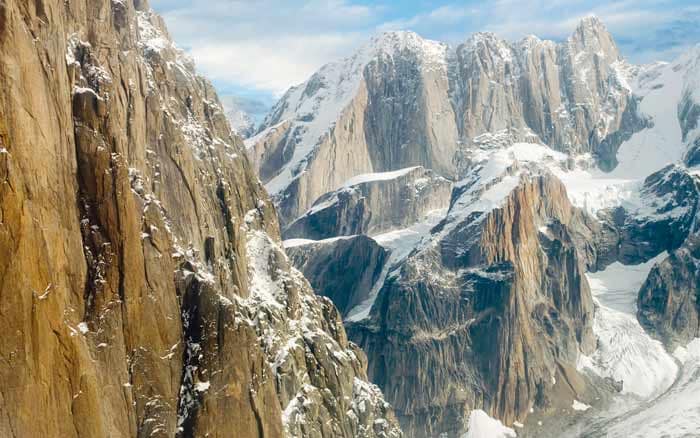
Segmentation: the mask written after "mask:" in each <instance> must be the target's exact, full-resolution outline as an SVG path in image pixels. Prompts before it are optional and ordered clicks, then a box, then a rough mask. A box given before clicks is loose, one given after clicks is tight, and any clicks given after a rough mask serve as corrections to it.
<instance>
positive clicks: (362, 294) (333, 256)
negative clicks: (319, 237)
mask: <svg viewBox="0 0 700 438" xmlns="http://www.w3.org/2000/svg"><path fill="white" fill-rule="evenodd" d="M289 242H293V241H289ZM286 250H287V254H289V258H290V261H291V262H292V263H293V264H294V266H296V267H297V268H299V270H300V271H301V272H303V273H304V276H305V277H306V278H308V279H309V282H310V283H311V286H312V287H313V288H314V291H315V292H316V293H317V294H319V295H322V296H325V297H328V298H330V299H331V300H332V301H333V303H334V304H335V305H336V306H337V307H338V310H339V311H340V313H341V315H342V316H343V318H345V317H346V316H347V315H348V312H349V311H350V310H352V309H353V308H354V307H355V306H357V305H359V304H361V303H362V302H364V301H366V300H367V299H368V298H369V296H370V293H371V291H372V287H373V286H374V284H375V283H377V281H379V278H380V275H381V273H382V270H383V269H384V266H385V265H386V263H387V262H388V259H389V254H388V251H387V250H386V249H384V248H383V247H381V246H380V245H378V244H377V243H376V242H375V241H374V240H372V239H371V238H370V237H367V236H364V235H358V236H352V237H347V238H338V239H328V240H326V241H320V242H308V243H306V242H304V243H301V244H295V245H294V246H287V247H286Z"/></svg>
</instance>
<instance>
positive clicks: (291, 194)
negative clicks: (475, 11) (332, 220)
mask: <svg viewBox="0 0 700 438" xmlns="http://www.w3.org/2000/svg"><path fill="white" fill-rule="evenodd" d="M633 69H634V68H633V67H632V66H629V65H628V64H626V63H625V62H624V61H623V60H622V59H621V57H620V55H619V52H618V50H617V47H616V46H615V43H614V42H613V40H612V37H611V36H610V34H609V33H608V31H607V30H606V29H605V27H604V26H603V24H602V23H601V22H600V21H599V20H597V19H596V18H587V19H584V20H583V21H582V22H581V23H580V25H579V26H578V28H577V29H576V31H575V32H574V33H573V34H572V36H571V37H570V38H569V39H568V40H566V41H565V42H562V43H560V44H556V43H554V42H551V41H542V40H539V39H537V38H535V37H527V38H525V39H523V40H521V41H519V42H517V43H509V42H507V41H504V40H501V39H499V38H498V37H496V36H495V35H493V34H490V33H480V34H476V35H474V36H473V37H472V38H470V39H469V40H468V41H467V42H465V43H464V44H461V45H459V46H457V47H456V48H454V49H452V48H447V47H446V46H445V45H442V44H440V43H436V42H432V41H426V40H423V39H421V38H420V37H419V36H417V35H415V34H412V33H405V32H404V33H387V34H385V35H382V36H380V37H378V38H376V39H375V40H373V41H372V42H371V43H370V44H369V45H368V46H366V47H364V48H363V49H361V50H360V51H359V52H358V53H357V54H355V55H354V56H353V57H351V58H348V59H346V60H343V61H341V62H338V63H334V64H330V65H328V66H326V67H324V68H322V69H321V70H320V71H319V72H318V73H316V74H315V75H314V76H313V77H312V78H311V79H309V81H307V83H305V84H303V85H302V86H300V87H297V88H293V89H291V90H290V91H289V92H288V93H287V94H286V95H285V96H284V97H283V98H282V99H281V100H280V102H279V103H278V104H277V106H276V107H275V109H273V111H272V113H271V114H270V116H268V118H267V119H266V121H265V122H264V123H263V125H262V126H261V130H260V133H259V134H258V135H257V136H256V137H254V138H253V139H251V140H249V142H248V143H247V144H248V147H249V149H248V153H249V154H250V155H251V157H252V159H253V161H254V162H255V163H256V164H257V166H256V167H257V168H258V169H260V175H261V179H262V181H263V182H264V183H266V186H267V187H268V189H269V190H270V191H271V192H272V194H273V197H274V199H275V202H276V203H277V204H278V205H279V207H280V216H281V218H282V223H283V224H287V223H289V222H291V221H293V220H294V219H296V218H298V217H299V216H300V215H302V214H303V213H304V212H305V211H307V210H308V209H309V208H310V207H311V205H312V203H313V202H314V201H315V200H316V199H318V198H319V197H320V196H321V195H323V194H324V193H327V192H330V191H334V190H336V189H337V188H338V187H340V185H342V184H343V182H344V181H345V180H347V179H348V178H350V177H352V176H354V175H358V174H361V173H368V172H385V171H390V170H396V169H400V168H405V167H408V166H423V167H425V168H429V169H433V170H435V171H436V172H437V173H438V174H440V175H443V176H445V177H447V178H454V177H456V176H459V175H460V172H461V169H463V168H464V167H465V164H464V162H467V163H468V162H469V160H470V158H471V155H472V148H473V147H474V146H475V145H477V144H478V143H479V141H478V138H479V137H480V136H481V135H483V134H487V135H493V134H496V133H499V132H503V131H508V132H511V133H513V135H515V137H516V138H517V139H519V140H520V141H522V140H525V139H527V140H528V141H531V142H540V143H544V144H547V145H549V146H551V147H552V148H554V149H557V150H561V151H565V152H568V153H573V154H576V153H591V154H593V155H594V156H595V157H596V159H597V162H598V163H599V164H600V166H601V167H602V168H603V169H606V170H609V169H612V168H613V167H614V166H615V165H616V163H617V162H616V158H615V155H616V152H617V149H618V147H619V146H620V144H621V143H622V142H623V141H625V140H627V139H629V138H630V136H631V135H632V134H633V133H635V132H637V131H639V130H641V129H643V128H646V127H649V126H650V122H649V121H648V120H647V119H645V118H644V117H642V116H640V115H639V114H638V112H637V103H638V101H637V98H635V97H634V96H632V94H631V91H630V89H629V86H628V85H627V83H626V75H627V74H628V72H629V71H631V70H633ZM339 71H340V72H343V75H340V76H338V72H339ZM339 77H340V78H341V79H338V78H339ZM339 102H342V104H339ZM339 105H340V106H339ZM295 154H296V155H298V156H296V158H295Z"/></svg>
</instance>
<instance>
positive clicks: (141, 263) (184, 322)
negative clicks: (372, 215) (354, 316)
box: [0, 0, 401, 437]
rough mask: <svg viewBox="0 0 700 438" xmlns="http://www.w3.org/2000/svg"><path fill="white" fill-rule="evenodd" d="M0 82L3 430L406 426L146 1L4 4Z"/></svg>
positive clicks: (386, 430)
mask: <svg viewBox="0 0 700 438" xmlns="http://www.w3.org/2000/svg"><path fill="white" fill-rule="evenodd" d="M0 82H1V83H2V84H3V87H2V89H1V90H0V309H2V312H0V329H2V331H3V333H5V334H6V335H4V336H2V337H1V338H0V355H1V357H2V360H0V412H2V415H0V435H2V436H8V437H28V436H62V437H63V436H65V437H78V436H82V437H88V436H89V437H102V436H139V437H146V436H149V437H159V436H163V437H165V436H169V437H172V436H223V435H227V434H229V433H231V431H235V434H236V436H240V437H260V436H266V437H276V436H279V437H281V436H313V437H337V436H345V437H355V436H368V437H369V436H382V437H398V436H400V435H401V432H400V430H399V428H398V426H397V423H396V422H395V420H394V419H393V414H392V411H391V408H390V407H389V405H388V404H386V402H385V401H384V400H383V397H382V395H381V392H380V391H379V389H378V388H377V387H375V386H373V385H371V384H369V383H367V380H366V374H365V366H366V359H365V357H364V354H363V353H362V352H361V351H360V350H359V349H358V348H357V347H356V346H354V345H353V344H352V343H350V342H348V340H347V337H346V335H345V331H344V329H343V326H342V323H341V320H340V317H339V314H338V311H337V309H336V308H335V307H334V306H333V305H332V303H331V302H330V301H329V300H326V299H323V298H319V297H316V296H315V295H314V294H313V291H312V290H311V288H310V286H309V285H308V283H307V282H306V280H305V279H304V278H303V276H302V275H301V274H300V273H298V272H297V271H296V270H294V269H293V268H291V266H290V265H289V263H288V261H287V258H286V255H285V253H284V251H283V250H282V248H281V244H280V239H279V226H278V223H277V218H276V214H275V209H274V207H273V205H272V203H271V202H270V201H269V199H268V198H267V195H266V193H265V190H264V188H263V187H262V185H261V184H260V183H259V182H258V180H257V178H256V177H255V175H254V172H253V170H252V168H251V166H250V164H249V162H248V160H247V158H246V157H245V154H244V150H243V147H242V146H243V145H242V142H241V140H240V139H239V138H238V137H236V136H234V135H232V134H231V130H230V128H229V124H228V122H227V121H226V118H225V115H224V113H223V111H222V108H221V105H220V104H219V102H218V98H217V96H216V94H215V92H214V90H213V87H212V86H211V85H210V84H209V83H208V82H207V81H205V80H204V79H202V78H201V77H199V76H197V75H196V74H195V72H194V69H193V66H192V63H191V61H189V60H188V59H187V58H186V57H185V56H184V54H183V53H182V52H181V51H179V50H178V49H176V48H175V47H174V46H173V44H172V42H171V41H170V39H169V37H168V34H167V32H166V31H165V28H164V26H163V23H162V21H161V19H160V18H159V17H158V16H157V15H155V14H153V13H152V12H151V11H150V9H149V7H148V4H147V3H146V2H145V1H136V0H134V1H107V0H90V1H87V0H68V1H48V0H46V1H43V0H42V1H36V2H21V1H12V0H11V1H6V2H2V3H0ZM37 413H40V415H37ZM233 413H235V414H233Z"/></svg>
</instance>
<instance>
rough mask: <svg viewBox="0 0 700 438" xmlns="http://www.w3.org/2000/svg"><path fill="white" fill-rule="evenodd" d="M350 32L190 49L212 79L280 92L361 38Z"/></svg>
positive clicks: (212, 45) (304, 77) (358, 41)
mask: <svg viewBox="0 0 700 438" xmlns="http://www.w3.org/2000/svg"><path fill="white" fill-rule="evenodd" d="M363 37H364V36H357V35H354V34H324V35H317V36H310V35H303V36H290V37H287V38H285V39H284V41H278V40H271V39H262V40H260V41H255V40H241V41H238V42H235V41H232V42H227V43H219V44H217V43H213V42H212V43H209V44H205V45H201V46H196V47H193V48H192V49H191V54H192V56H193V57H194V58H195V60H196V61H197V66H198V69H200V70H201V71H203V72H206V74H207V75H208V76H209V77H210V78H212V79H215V80H219V81H230V82H234V83H237V84H239V85H241V86H243V87H251V88H256V89H259V90H264V91H269V92H272V93H273V94H275V95H280V94H282V93H283V92H284V91H285V90H286V89H287V88H289V86H290V85H294V84H298V83H301V82H303V81H305V80H306V79H307V78H308V77H309V76H310V75H311V74H312V73H313V72H314V71H316V70H317V69H318V68H319V67H320V66H322V65H323V64H324V63H326V62H327V61H328V60H332V59H334V58H336V57H338V56H339V55H340V54H341V53H343V52H344V49H346V50H347V51H348V52H349V51H351V50H352V49H353V48H354V47H355V46H357V45H358V44H359V43H360V42H361V41H362V40H363V39H364V38H363Z"/></svg>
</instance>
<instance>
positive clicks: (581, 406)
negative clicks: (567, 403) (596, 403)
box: [571, 400, 591, 412]
mask: <svg viewBox="0 0 700 438" xmlns="http://www.w3.org/2000/svg"><path fill="white" fill-rule="evenodd" d="M590 408H591V407H590V406H589V405H587V404H585V403H581V402H580V401H578V400H574V403H573V404H572V405H571V409H573V410H574V411H584V412H585V411H587V410H589V409H590Z"/></svg>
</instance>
